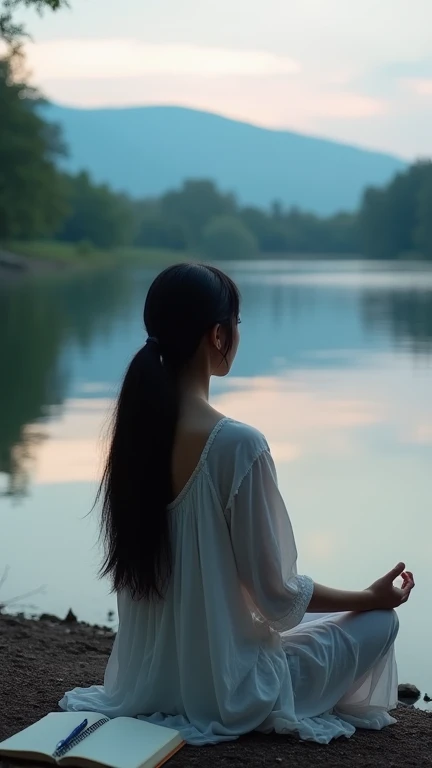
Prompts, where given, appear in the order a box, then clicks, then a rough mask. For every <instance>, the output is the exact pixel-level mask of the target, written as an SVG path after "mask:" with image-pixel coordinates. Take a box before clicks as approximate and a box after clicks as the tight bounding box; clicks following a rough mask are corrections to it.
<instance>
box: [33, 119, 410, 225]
mask: <svg viewBox="0 0 432 768" xmlns="http://www.w3.org/2000/svg"><path fill="white" fill-rule="evenodd" d="M45 110H46V116H47V118H49V119H50V120H52V121H55V122H57V123H59V124H60V125H61V126H62V128H63V131H64V136H65V138H66V141H67V144H68V146H69V151H70V157H69V158H68V160H67V161H66V168H67V169H68V170H71V171H78V170H81V169H83V168H85V169H87V170H89V171H90V172H91V174H92V176H93V178H94V179H95V180H96V181H98V182H108V183H109V184H110V185H111V186H112V187H113V188H114V189H116V190H123V191H126V192H128V193H129V194H131V195H133V196H135V197H143V196H152V195H159V194H160V193H162V192H165V191H166V190H168V189H172V188H174V187H177V186H178V185H179V184H181V182H183V181H184V179H186V178H209V179H213V180H214V181H215V182H216V183H217V184H218V186H219V187H220V189H221V190H223V191H231V192H234V193H235V194H236V195H237V197H238V199H239V200H240V201H241V202H242V203H245V204H251V205H258V206H268V205H269V204H270V203H271V202H273V201H274V200H280V201H282V202H283V203H284V204H285V205H297V206H299V207H300V208H303V209H306V210H310V211H315V212H317V213H320V214H329V213H333V212H335V211H338V210H340V209H345V210H347V209H353V208H355V207H356V206H357V204H358V202H359V200H360V196H361V193H362V191H363V189H364V187H366V186H367V185H370V184H376V185H382V184H385V183H386V182H387V181H389V180H390V179H391V177H392V176H393V175H394V174H395V173H396V171H398V170H401V169H402V168H404V166H405V164H404V163H403V162H402V161H401V160H400V159H398V158H397V157H393V156H391V155H386V154H382V153H379V152H370V151H368V150H363V149H357V148H355V147H350V146H347V145H344V144H338V143H337V142H334V141H327V140H323V139H316V138H312V137H309V136H303V135H301V134H297V133H292V132H289V131H275V130H269V129H266V128H258V127H257V126H253V125H248V124H247V123H240V122H236V121H234V120H228V119H226V118H224V117H220V116H218V115H213V114H210V113H207V112H198V111H195V110H192V109H182V108H178V107H137V108H131V109H130V108H128V109H92V110H87V109H69V108H66V107H60V106H57V105H49V106H48V107H46V108H45Z"/></svg>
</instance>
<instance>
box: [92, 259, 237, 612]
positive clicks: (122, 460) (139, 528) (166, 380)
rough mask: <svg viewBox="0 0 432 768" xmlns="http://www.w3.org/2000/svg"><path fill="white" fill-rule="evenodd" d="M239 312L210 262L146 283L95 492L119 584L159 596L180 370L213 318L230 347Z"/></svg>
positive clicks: (111, 572)
mask: <svg viewBox="0 0 432 768" xmlns="http://www.w3.org/2000/svg"><path fill="white" fill-rule="evenodd" d="M238 312H239V294H238V290H237V288H236V286H235V285H234V283H233V282H232V281H231V280H230V279H229V278H228V277H227V276H226V275H224V274H223V273H222V272H220V271H219V270H217V269H216V268H215V267H206V266H202V265H192V264H180V265H176V266H174V267H169V268H168V269H166V270H165V271H164V272H162V273H161V274H160V275H159V276H158V277H157V278H156V280H155V281H154V282H153V284H152V286H151V287H150V290H149V292H148V295H147V299H146V304H145V308H144V322H145V326H146V328H147V331H148V333H149V337H148V339H147V342H146V343H145V345H144V346H143V347H142V348H141V349H140V350H139V351H138V352H137V353H136V355H135V357H134V358H133V360H132V362H131V363H130V365H129V368H128V370H127V372H126V375H125V378H124V381H123V384H122V387H121V391H120V395H119V397H118V401H117V404H116V408H115V413H114V420H113V429H112V438H111V445H110V449H109V453H108V457H107V461H106V465H105V470H104V473H103V476H102V481H101V484H100V486H99V491H98V494H97V498H99V497H101V496H102V499H103V501H102V519H101V535H102V539H103V542H104V549H105V557H104V560H103V563H102V567H101V570H100V575H101V576H108V577H109V578H110V579H111V582H112V586H113V589H114V590H115V591H116V592H117V591H120V590H122V589H125V588H127V589H129V590H130V592H131V594H132V596H133V597H136V598H145V599H151V598H156V599H157V598H159V599H160V598H163V596H164V593H165V590H166V587H167V585H168V582H169V579H170V575H171V570H172V556H171V538H170V521H169V512H168V504H169V503H170V502H171V501H172V500H173V487H172V474H171V462H172V451H173V445H174V438H175V432H176V427H177V421H178V415H179V405H180V395H179V375H180V373H181V372H182V370H183V369H184V367H185V365H186V364H187V363H188V362H189V361H190V360H191V359H192V358H193V356H194V354H195V353H196V351H197V349H198V346H199V344H200V342H201V340H202V338H203V336H204V334H205V333H206V332H208V331H210V329H211V328H213V327H214V325H215V324H217V323H220V324H222V325H224V326H225V328H226V331H227V338H228V341H227V350H228V348H229V347H230V345H231V344H232V329H233V324H234V323H235V322H236V321H237V318H238ZM227 350H225V352H226V351H227Z"/></svg>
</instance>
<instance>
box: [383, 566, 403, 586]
mask: <svg viewBox="0 0 432 768" xmlns="http://www.w3.org/2000/svg"><path fill="white" fill-rule="evenodd" d="M404 571H405V563H398V564H397V565H395V567H394V568H392V569H391V571H389V572H388V573H386V575H385V576H384V579H385V580H386V581H391V582H392V583H393V582H394V580H395V579H397V578H398V576H402V574H403V573H404Z"/></svg>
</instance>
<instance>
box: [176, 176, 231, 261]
mask: <svg viewBox="0 0 432 768" xmlns="http://www.w3.org/2000/svg"><path fill="white" fill-rule="evenodd" d="M235 213H236V203H235V200H234V198H233V197H232V195H225V194H222V193H221V192H219V191H218V189H217V188H216V186H215V184H214V183H213V182H212V181H206V180H194V179H192V180H188V181H185V183H184V184H183V186H182V188H181V189H180V190H176V191H175V192H168V193H167V194H165V195H163V196H162V198H161V214H162V216H163V217H164V219H166V220H168V221H170V222H172V223H175V222H177V223H179V222H181V223H182V224H183V226H184V228H185V231H186V234H187V239H188V244H189V245H190V246H191V247H192V248H194V247H196V246H198V245H199V243H200V240H201V236H202V234H203V231H204V228H205V227H206V225H207V224H208V223H209V221H210V219H212V218H214V217H215V216H232V215H234V214H235Z"/></svg>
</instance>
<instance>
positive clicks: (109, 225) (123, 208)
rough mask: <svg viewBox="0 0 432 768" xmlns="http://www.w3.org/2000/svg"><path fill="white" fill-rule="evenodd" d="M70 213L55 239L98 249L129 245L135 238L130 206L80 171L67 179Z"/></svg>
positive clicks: (126, 201)
mask: <svg viewBox="0 0 432 768" xmlns="http://www.w3.org/2000/svg"><path fill="white" fill-rule="evenodd" d="M67 186H68V201H69V206H70V213H69V215H68V216H67V217H66V218H65V220H64V222H63V224H62V225H61V227H60V229H59V231H58V237H59V238H60V239H61V240H65V241H67V242H71V243H79V242H81V241H88V242H90V243H92V244H93V245H95V246H96V247H98V248H112V247H116V246H119V245H126V244H130V243H131V242H132V240H133V235H134V219H133V210H132V205H131V203H130V201H129V200H128V198H126V197H124V196H123V195H118V194H114V193H113V192H112V191H111V190H110V188H109V187H108V186H107V185H105V184H101V185H95V184H93V183H92V182H91V180H90V176H89V174H88V173H87V172H85V171H83V172H81V173H79V174H78V175H77V176H72V177H69V178H68V179H67Z"/></svg>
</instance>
